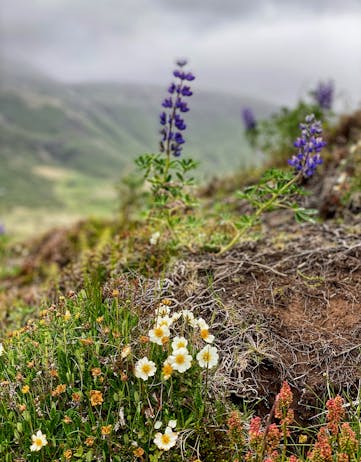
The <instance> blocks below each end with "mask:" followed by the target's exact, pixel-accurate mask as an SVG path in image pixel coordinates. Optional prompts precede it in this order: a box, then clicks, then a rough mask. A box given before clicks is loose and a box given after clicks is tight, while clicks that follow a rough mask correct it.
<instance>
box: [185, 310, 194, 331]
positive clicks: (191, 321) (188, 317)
mask: <svg viewBox="0 0 361 462" xmlns="http://www.w3.org/2000/svg"><path fill="white" fill-rule="evenodd" d="M182 316H183V319H184V320H185V322H187V323H188V324H190V325H191V326H192V327H196V326H197V321H196V319H194V314H193V313H192V312H191V311H190V310H182Z"/></svg>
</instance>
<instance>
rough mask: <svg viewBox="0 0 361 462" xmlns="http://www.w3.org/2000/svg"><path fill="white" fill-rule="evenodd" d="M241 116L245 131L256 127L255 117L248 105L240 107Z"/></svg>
mask: <svg viewBox="0 0 361 462" xmlns="http://www.w3.org/2000/svg"><path fill="white" fill-rule="evenodd" d="M242 118H243V123H244V128H245V129H246V131H251V130H254V129H255V128H256V125H257V123H256V118H255V116H254V114H253V111H252V109H251V108H249V107H245V108H244V109H242Z"/></svg>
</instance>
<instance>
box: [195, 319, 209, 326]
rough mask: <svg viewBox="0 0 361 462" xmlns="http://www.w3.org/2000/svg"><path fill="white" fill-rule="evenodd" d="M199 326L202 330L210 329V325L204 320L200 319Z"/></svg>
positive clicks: (198, 320)
mask: <svg viewBox="0 0 361 462" xmlns="http://www.w3.org/2000/svg"><path fill="white" fill-rule="evenodd" d="M197 324H198V327H199V328H200V329H209V325H208V324H207V323H206V321H205V320H204V319H203V318H198V319H197Z"/></svg>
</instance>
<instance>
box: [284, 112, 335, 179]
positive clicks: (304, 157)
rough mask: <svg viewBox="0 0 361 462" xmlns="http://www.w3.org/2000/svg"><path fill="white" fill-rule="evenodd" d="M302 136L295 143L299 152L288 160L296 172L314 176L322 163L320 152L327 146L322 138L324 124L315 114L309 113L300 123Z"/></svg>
mask: <svg viewBox="0 0 361 462" xmlns="http://www.w3.org/2000/svg"><path fill="white" fill-rule="evenodd" d="M300 130H301V136H300V137H299V138H297V139H296V141H295V142H294V143H293V145H294V147H295V148H297V149H298V151H297V153H296V154H295V155H293V156H292V158H291V159H289V160H288V164H289V165H291V167H293V168H294V169H295V173H299V172H302V174H303V176H305V177H306V178H308V177H310V176H312V175H313V174H314V173H315V170H316V168H317V166H318V165H320V164H322V162H323V161H322V158H321V155H320V152H321V150H322V148H324V147H325V146H326V142H325V141H324V140H323V138H322V136H321V135H322V126H321V122H320V121H319V120H316V119H315V116H314V114H311V115H308V116H307V117H306V119H305V123H301V124H300Z"/></svg>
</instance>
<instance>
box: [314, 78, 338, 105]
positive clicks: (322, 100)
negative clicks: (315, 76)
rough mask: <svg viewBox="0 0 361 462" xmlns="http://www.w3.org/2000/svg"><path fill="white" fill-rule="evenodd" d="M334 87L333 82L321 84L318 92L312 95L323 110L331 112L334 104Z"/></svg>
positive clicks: (317, 89)
mask: <svg viewBox="0 0 361 462" xmlns="http://www.w3.org/2000/svg"><path fill="white" fill-rule="evenodd" d="M333 94H334V85H333V82H331V81H330V82H320V83H319V84H318V86H317V88H316V90H315V91H314V92H313V93H312V95H313V97H314V99H315V100H316V102H317V104H318V105H319V106H320V108H321V109H325V110H330V109H331V107H332V102H333Z"/></svg>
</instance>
